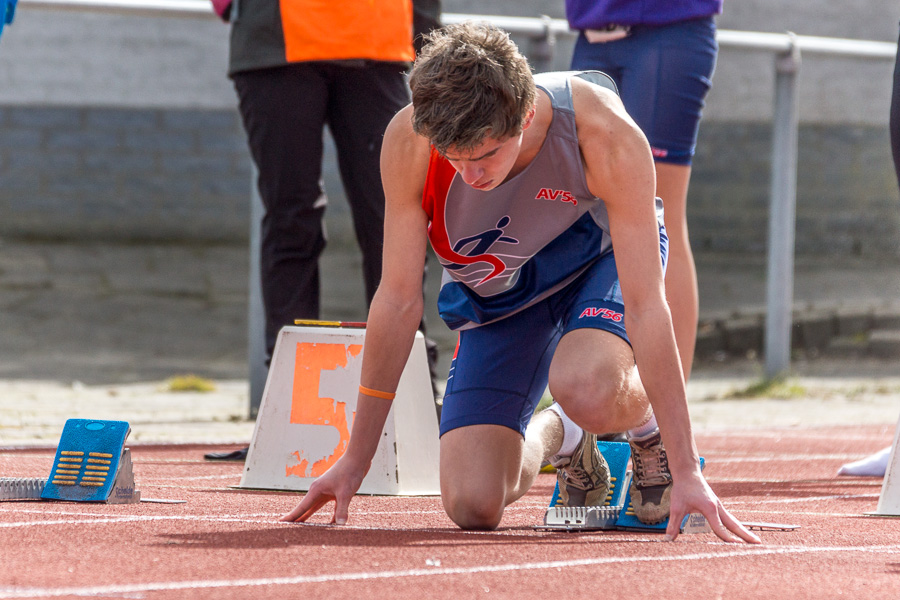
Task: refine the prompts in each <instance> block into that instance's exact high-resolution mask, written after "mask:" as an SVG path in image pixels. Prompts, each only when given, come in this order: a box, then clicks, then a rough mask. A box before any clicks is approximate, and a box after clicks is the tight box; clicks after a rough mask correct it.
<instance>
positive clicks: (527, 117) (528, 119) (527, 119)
mask: <svg viewBox="0 0 900 600" xmlns="http://www.w3.org/2000/svg"><path fill="white" fill-rule="evenodd" d="M536 109H537V107H536V106H532V107H531V110H529V111H528V114H527V115H525V122H524V123H522V130H523V131H524V130H526V129H528V128H529V127H531V124H532V123H533V122H534V113H535V111H536Z"/></svg>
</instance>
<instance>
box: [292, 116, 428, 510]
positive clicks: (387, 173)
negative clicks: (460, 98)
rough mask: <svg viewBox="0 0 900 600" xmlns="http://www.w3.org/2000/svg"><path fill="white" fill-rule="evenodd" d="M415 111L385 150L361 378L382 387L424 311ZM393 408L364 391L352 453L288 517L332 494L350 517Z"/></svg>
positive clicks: (388, 386) (420, 161)
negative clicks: (375, 276)
mask: <svg viewBox="0 0 900 600" xmlns="http://www.w3.org/2000/svg"><path fill="white" fill-rule="evenodd" d="M411 114H412V109H411V107H409V106H407V107H406V108H404V109H403V110H401V111H400V112H399V113H398V114H397V115H396V116H395V117H394V119H393V120H392V121H391V123H390V124H389V125H388V128H387V131H386V132H385V136H384V143H383V145H382V152H381V177H382V181H383V185H384V191H385V220H384V266H383V268H382V275H381V283H380V284H379V286H378V290H377V291H376V292H375V296H374V298H373V299H372V304H371V307H370V309H369V317H368V321H367V324H366V340H365V347H364V350H363V364H362V375H361V377H360V382H361V383H362V385H363V386H365V387H367V388H370V389H374V390H379V391H383V392H394V391H395V390H396V389H397V384H398V383H399V381H400V375H401V374H402V373H403V368H404V366H405V365H406V361H407V358H408V357H409V353H410V350H411V349H412V343H413V339H414V337H415V333H416V330H417V329H418V326H419V323H420V322H421V319H422V311H423V298H422V273H423V270H424V267H425V249H426V244H427V225H428V223H427V216H426V214H425V211H424V210H423V209H422V204H421V203H422V200H421V199H422V189H423V187H424V182H425V175H426V172H427V168H428V155H429V144H428V141H427V140H425V139H424V138H422V137H420V136H418V135H416V134H415V133H414V132H413V131H412V125H411V123H410V116H411ZM390 408H391V402H390V401H389V400H385V399H382V398H374V397H371V396H368V395H366V394H363V393H360V394H359V399H358V403H357V406H356V416H355V417H354V420H353V427H352V429H351V432H350V441H349V443H348V445H347V451H346V452H345V453H344V455H343V456H342V457H341V458H340V459H339V460H338V461H337V462H336V463H335V464H334V465H333V466H332V467H331V469H329V470H328V471H327V472H326V473H325V474H324V475H322V476H321V477H320V478H319V479H317V480H316V481H314V482H313V484H312V485H311V486H310V488H309V493H307V494H306V496H304V498H303V500H302V501H301V502H300V504H299V505H298V506H297V507H296V508H295V509H294V510H293V511H292V512H291V513H289V514H287V515H285V516H284V518H283V520H285V521H305V520H306V519H307V518H309V517H310V516H311V515H313V514H314V513H315V512H317V511H318V510H319V509H320V508H321V507H322V506H324V505H325V504H326V503H327V502H329V501H330V500H335V510H334V517H333V522H335V523H338V524H343V523H344V522H346V520H347V515H348V507H349V504H350V499H351V498H352V497H353V495H354V494H355V493H356V491H357V490H358V489H359V486H360V484H361V483H362V480H363V478H364V477H365V476H366V473H367V472H368V470H369V467H370V466H371V462H372V457H373V456H374V455H375V450H376V449H377V447H378V442H379V440H380V438H381V433H382V430H383V429H384V423H385V420H386V419H387V415H388V411H389V410H390Z"/></svg>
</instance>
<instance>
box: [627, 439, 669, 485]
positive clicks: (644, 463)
mask: <svg viewBox="0 0 900 600" xmlns="http://www.w3.org/2000/svg"><path fill="white" fill-rule="evenodd" d="M631 450H632V452H631V460H632V462H633V463H634V475H635V479H636V483H637V484H639V485H640V486H641V487H648V486H651V485H668V484H670V483H671V482H672V474H671V473H669V458H668V457H667V456H666V449H665V448H664V447H663V445H662V443H656V444H653V445H652V446H650V447H649V448H643V447H641V446H638V445H637V444H632V445H631Z"/></svg>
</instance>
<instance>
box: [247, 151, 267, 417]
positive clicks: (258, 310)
mask: <svg viewBox="0 0 900 600" xmlns="http://www.w3.org/2000/svg"><path fill="white" fill-rule="evenodd" d="M257 177H258V171H257V170H256V165H254V164H252V161H251V176H250V282H249V286H248V290H249V302H248V310H247V330H248V338H247V347H248V348H247V350H248V358H249V368H250V373H249V376H250V418H251V419H255V418H256V415H257V413H259V405H260V404H261V403H262V396H263V390H264V388H265V386H266V377H267V376H268V369H267V368H266V341H265V330H266V318H265V312H264V309H263V302H262V284H261V280H260V272H259V271H260V269H259V246H260V238H261V237H262V236H261V234H260V229H261V226H262V217H263V214H264V212H265V209H264V208H263V204H262V199H261V198H260V197H259V189H258V188H257V185H256V180H257Z"/></svg>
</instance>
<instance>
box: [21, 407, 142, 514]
mask: <svg viewBox="0 0 900 600" xmlns="http://www.w3.org/2000/svg"><path fill="white" fill-rule="evenodd" d="M130 432H131V426H130V425H129V424H128V423H126V422H125V421H92V420H88V419H69V420H68V421H66V425H65V427H64V428H63V432H62V436H61V437H60V440H59V445H58V446H57V448H56V458H55V459H54V460H53V468H52V470H51V471H50V478H49V479H48V480H47V482H46V483H45V484H44V486H43V490H42V491H41V494H40V497H41V499H43V500H67V501H70V502H104V503H107V504H131V503H134V502H140V499H141V493H140V492H139V491H137V490H136V489H135V485H134V468H133V464H132V462H131V450H129V449H128V448H125V439H126V438H127V437H128V434H129V433H130ZM20 487H21V486H20Z"/></svg>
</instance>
